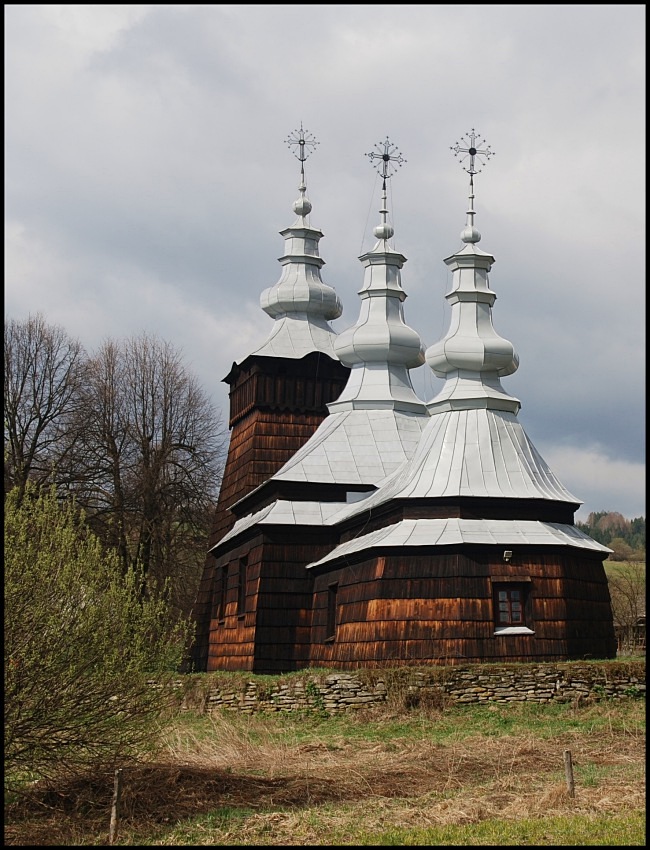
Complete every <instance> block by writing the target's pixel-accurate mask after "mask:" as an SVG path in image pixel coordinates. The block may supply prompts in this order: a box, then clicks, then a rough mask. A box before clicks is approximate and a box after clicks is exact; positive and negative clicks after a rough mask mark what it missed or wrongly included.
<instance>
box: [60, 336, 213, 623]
mask: <svg viewBox="0 0 650 850" xmlns="http://www.w3.org/2000/svg"><path fill="white" fill-rule="evenodd" d="M81 420H82V422H83V428H82V429H81V430H82V438H81V440H80V441H79V443H78V444H77V446H76V450H75V453H74V455H75V458H74V466H75V468H76V470H77V484H76V495H77V498H78V500H79V502H80V503H81V504H82V505H84V506H85V507H86V509H87V512H88V516H89V519H90V522H91V524H92V526H93V528H94V529H95V531H96V532H97V533H98V534H99V535H100V537H101V538H102V539H103V540H104V541H105V542H106V543H108V544H109V545H111V546H114V547H115V548H116V549H117V550H118V552H119V553H120V556H121V558H122V561H123V563H124V566H125V568H126V567H128V566H129V565H130V564H134V563H135V562H139V563H140V564H141V565H142V567H143V569H144V571H145V575H146V577H147V584H148V586H149V587H153V586H159V585H160V584H161V583H162V582H164V581H165V579H167V578H170V579H171V586H172V594H173V602H174V604H175V607H176V609H177V610H178V611H180V612H183V613H187V612H188V611H189V608H190V607H191V605H192V603H193V601H194V598H193V597H194V593H195V591H196V587H197V585H198V580H199V578H200V571H201V568H202V566H203V561H204V558H205V546H206V542H207V537H208V533H209V523H210V518H211V515H212V512H213V510H214V504H215V502H216V496H217V493H218V489H219V485H220V480H221V472H222V469H223V461H224V456H225V448H226V438H227V429H226V428H225V426H224V424H223V422H222V420H221V417H220V415H219V414H218V412H217V411H216V410H215V408H214V407H213V406H212V404H211V403H210V402H209V400H208V398H207V397H206V395H205V393H204V392H203V390H202V389H201V387H200V386H199V384H198V383H197V381H196V379H195V378H194V377H193V376H192V375H191V374H190V373H189V372H188V370H187V369H186V367H185V366H184V364H183V361H182V358H181V356H180V354H179V353H178V352H177V351H176V350H175V349H174V347H173V346H172V345H171V344H170V343H168V342H164V341H161V340H159V339H157V338H156V337H152V336H149V335H147V334H142V335H140V336H138V337H133V338H130V339H128V340H126V341H125V342H123V343H121V344H117V343H115V342H113V341H108V342H105V343H104V345H103V346H102V347H101V349H100V350H99V352H98V353H97V354H96V356H95V357H93V358H92V359H91V361H90V364H89V377H88V381H87V385H86V388H85V396H84V404H83V407H82V411H81Z"/></svg>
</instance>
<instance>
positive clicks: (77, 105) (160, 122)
mask: <svg viewBox="0 0 650 850" xmlns="http://www.w3.org/2000/svg"><path fill="white" fill-rule="evenodd" d="M645 17H646V15H645V6H644V5H613V4H604V5H595V4H594V5H590V4H585V5H571V4H569V5H514V6H510V5H508V6H506V5H489V4H488V5H471V4H470V5H468V4H460V5H454V6H451V5H444V4H443V5H434V4H424V5H417V6H416V5H408V4H407V5H399V6H397V5H373V4H371V5H304V4H297V5H265V6H261V5H193V4H189V5H176V4H171V5H157V4H153V5H137V4H136V5H110V4H109V5H101V6H100V5H97V6H95V5H76V6H68V5H63V6H62V5H56V4H55V5H42V6H41V5H20V6H18V5H13V4H9V5H5V317H7V318H11V319H24V318H26V317H27V316H28V315H29V314H30V313H36V312H41V313H42V314H43V315H44V316H45V318H46V320H47V321H48V322H50V323H52V324H59V325H61V326H63V327H64V328H65V329H66V330H67V331H68V332H69V333H70V334H71V335H72V336H74V337H77V338H79V339H80V340H81V342H82V343H83V344H84V346H85V347H86V349H87V350H88V351H89V352H90V353H92V352H93V351H94V350H95V349H96V348H97V347H98V346H99V345H100V344H101V342H102V341H103V340H105V339H107V338H112V339H121V338H123V337H125V336H131V335H134V334H140V333H141V332H143V331H147V332H149V333H152V334H156V335H157V336H159V337H160V338H161V339H164V340H168V341H170V342H171V343H173V344H174V345H175V346H176V347H177V348H178V349H179V350H180V351H182V353H183V355H184V358H185V362H186V363H187V365H188V366H189V368H190V369H191V370H192V371H193V372H194V373H195V375H196V376H197V377H198V378H199V380H200V382H201V383H202V385H203V387H204V389H205V391H206V393H207V394H208V395H209V396H210V398H211V399H212V401H213V402H214V404H215V405H216V406H217V407H218V408H220V409H221V411H222V412H223V416H224V418H225V419H227V416H228V395H227V386H226V385H225V384H224V383H223V382H222V379H223V378H224V377H225V376H226V375H227V373H228V372H229V370H230V367H231V365H232V363H233V361H239V360H241V359H243V358H244V357H245V356H246V355H247V354H248V353H250V352H251V351H252V350H253V349H254V348H256V347H258V346H259V345H260V344H261V342H263V341H264V340H265V339H266V337H267V335H268V333H269V330H270V327H271V324H272V320H271V319H270V318H269V317H268V316H267V315H266V314H265V313H263V312H262V310H261V308H260V306H259V296H260V293H261V292H262V290H263V289H265V288H266V287H268V286H271V285H273V284H274V283H276V282H277V280H278V279H279V277H280V272H281V267H280V265H279V263H278V262H277V258H278V257H280V256H281V254H282V253H283V247H284V242H283V239H282V237H281V236H280V235H279V233H278V231H280V230H282V229H283V228H285V227H288V226H289V225H291V224H292V223H293V221H294V220H295V215H294V213H293V211H292V204H293V202H294V200H295V199H296V198H297V197H298V184H299V173H300V172H299V163H298V161H297V160H296V159H295V158H294V157H293V156H292V154H291V151H290V150H289V148H288V147H287V146H286V144H285V140H286V139H287V137H288V136H289V135H290V134H291V133H292V131H293V130H295V129H296V128H298V127H300V124H301V122H302V124H303V125H304V127H305V128H306V129H307V130H308V131H310V132H311V133H312V134H313V135H314V136H315V138H316V139H317V140H318V141H319V142H320V144H319V145H318V147H317V148H316V150H315V152H314V153H313V155H312V156H310V157H309V159H308V160H307V162H306V177H307V194H308V197H309V198H310V200H311V202H312V204H313V210H312V213H311V224H312V226H314V227H318V228H320V229H321V230H322V231H323V233H324V238H323V239H322V240H321V242H320V253H321V256H322V257H323V259H324V260H325V262H326V265H325V266H324V268H323V271H322V278H323V280H324V281H325V282H326V283H328V284H330V285H331V286H333V287H334V288H335V289H336V291H337V293H338V294H339V297H340V298H341V300H342V302H343V306H344V312H343V315H342V317H341V318H340V319H337V320H336V321H335V322H333V323H332V324H333V326H334V328H335V329H336V330H338V331H341V330H343V329H344V328H346V327H348V326H349V325H351V324H354V322H355V321H356V319H357V316H358V313H359V299H358V296H357V291H358V289H359V288H360V286H361V283H362V279H363V268H362V266H361V264H360V263H359V261H358V259H357V258H358V256H359V254H361V253H362V252H363V251H366V250H368V249H369V248H370V247H372V244H373V243H374V241H375V240H374V238H373V236H372V228H373V227H374V226H375V225H376V224H377V223H378V222H379V212H378V210H379V206H380V203H379V186H378V182H377V181H378V178H377V175H376V174H375V172H374V171H373V170H372V168H371V163H370V162H369V160H368V159H367V157H366V156H365V154H366V153H368V152H370V151H372V150H373V149H374V146H375V145H376V144H377V143H380V142H382V141H383V140H384V139H385V138H386V136H389V137H390V139H391V141H393V142H394V143H395V144H396V145H397V146H398V148H399V150H400V151H401V153H402V155H403V156H404V157H405V158H406V160H407V162H406V163H405V165H404V166H403V167H402V168H401V169H400V170H399V171H398V172H397V173H396V174H395V176H394V177H393V178H392V180H391V181H390V207H391V220H392V223H393V225H394V227H395V238H394V240H393V244H394V247H395V248H396V249H397V250H399V251H401V252H402V253H403V254H405V256H406V257H407V263H406V265H405V267H404V269H403V272H402V284H403V286H404V289H405V290H406V292H407V293H408V296H409V297H408V298H407V300H406V302H405V305H404V311H405V318H406V321H407V323H408V324H409V325H411V327H413V328H415V329H416V330H417V331H418V332H419V333H420V335H421V337H422V339H423V341H424V343H425V344H426V345H427V346H428V345H431V344H432V343H433V342H435V341H437V340H438V339H439V338H440V337H441V336H442V335H443V334H444V332H445V331H446V329H447V326H448V321H449V307H448V305H447V303H446V301H445V300H444V294H445V293H446V292H447V291H448V288H449V275H448V272H447V267H446V266H445V265H444V263H443V259H444V258H445V257H447V256H449V255H450V254H452V253H454V252H455V251H456V250H457V249H458V248H459V247H460V245H461V242H460V235H459V234H460V231H461V230H462V228H463V226H464V223H465V210H466V208H467V187H468V179H467V175H466V174H465V173H464V172H463V171H462V169H461V167H460V166H459V164H458V161H457V160H456V159H454V157H453V154H452V152H451V151H450V146H451V145H453V144H454V143H455V142H456V141H457V140H459V139H460V138H461V136H463V135H465V134H466V133H467V132H468V131H469V130H470V129H471V128H475V129H476V131H477V132H478V133H480V135H481V137H482V138H483V139H484V140H485V143H486V144H489V145H490V146H491V148H492V150H493V151H494V152H495V156H494V157H493V158H492V159H491V160H490V161H489V162H488V163H487V165H486V167H485V169H484V171H483V172H482V173H481V174H479V175H478V177H477V178H476V187H475V188H476V202H475V206H476V210H477V216H476V226H477V227H478V229H479V230H480V232H481V233H482V235H483V239H482V241H481V243H480V247H481V248H482V249H483V250H485V251H488V252H489V253H491V254H493V255H494V256H495V258H496V262H495V264H494V267H493V269H492V273H491V275H490V285H491V288H492V289H493V290H494V291H495V292H496V294H497V301H496V303H495V306H494V309H493V321H494V326H495V329H496V330H497V332H498V333H499V334H500V335H501V336H503V337H505V338H507V339H509V340H510V341H511V342H512V343H513V344H514V346H515V348H516V350H517V352H518V354H519V357H520V366H519V370H518V372H517V373H515V374H514V375H512V376H510V377H507V378H504V379H503V386H504V388H505V389H506V390H507V391H508V392H509V393H511V394H512V395H515V396H517V397H518V398H519V399H520V400H521V402H522V409H521V411H520V413H519V420H520V422H521V423H522V425H523V426H524V428H525V430H526V432H527V434H528V436H529V437H530V438H531V440H532V441H533V443H534V444H535V446H536V447H537V449H538V450H539V451H540V452H541V454H542V456H543V457H544V458H545V460H546V461H547V462H548V463H549V465H550V466H551V469H552V470H553V472H554V473H555V474H556V475H557V477H558V478H559V479H560V481H561V482H562V483H563V484H564V485H565V487H567V489H568V490H570V491H571V492H572V493H573V494H575V495H576V496H577V497H578V498H579V499H581V500H582V501H583V502H584V505H583V506H582V508H581V509H580V510H579V512H578V514H577V518H578V519H586V517H587V514H588V513H589V512H590V511H598V510H611V511H620V512H621V513H622V514H623V515H624V516H627V517H628V518H633V517H636V516H645V440H644V436H645V319H644V316H645V286H644V283H645V253H644V248H645V150H646V137H645V73H646V69H645ZM412 375H413V384H414V387H415V390H416V392H417V393H418V394H419V395H420V396H421V397H422V398H424V400H426V401H428V400H430V399H431V398H432V397H433V396H434V395H435V394H436V393H437V392H438V391H439V390H440V388H441V387H442V381H441V380H440V379H438V378H436V377H435V376H434V375H433V373H432V372H431V371H430V369H429V368H428V367H426V366H423V367H421V368H420V369H418V370H415V372H412Z"/></svg>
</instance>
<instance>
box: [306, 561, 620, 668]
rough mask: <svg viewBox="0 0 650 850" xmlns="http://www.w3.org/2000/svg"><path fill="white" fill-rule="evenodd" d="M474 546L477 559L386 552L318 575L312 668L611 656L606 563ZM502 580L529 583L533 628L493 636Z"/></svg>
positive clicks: (526, 586)
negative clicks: (505, 555)
mask: <svg viewBox="0 0 650 850" xmlns="http://www.w3.org/2000/svg"><path fill="white" fill-rule="evenodd" d="M469 549H470V552H471V556H470V554H467V553H465V552H463V551H462V550H461V549H460V548H459V550H458V551H456V552H444V551H443V552H440V550H438V552H439V553H437V552H436V551H435V550H431V551H430V552H429V553H426V552H423V551H422V550H418V554H411V553H409V555H408V556H406V555H404V554H403V553H402V554H394V555H390V554H389V555H383V556H382V558H381V559H379V558H377V559H367V560H365V561H359V562H357V563H354V564H351V565H350V566H348V567H346V568H344V569H338V570H332V571H331V572H323V573H322V574H321V575H318V576H316V577H315V579H314V618H313V636H312V654H311V661H310V663H311V664H312V666H321V665H322V666H333V667H335V668H337V667H340V668H345V667H348V666H349V665H350V664H351V663H352V661H353V659H354V660H356V661H358V662H360V663H361V662H363V664H367V665H370V666H389V665H390V663H394V662H395V660H397V659H399V660H400V663H402V662H403V663H414V662H413V659H417V660H418V662H419V663H431V664H441V663H452V664H455V663H460V662H461V661H468V660H474V661H477V662H480V661H485V660H494V661H497V660H499V661H507V660H511V661H516V660H530V659H531V658H536V659H539V660H553V659H560V658H565V659H568V658H581V657H583V656H584V655H585V654H589V655H591V656H593V657H603V658H606V657H614V655H615V642H614V636H613V628H612V624H611V607H610V600H609V592H608V588H607V580H606V577H605V572H604V568H603V565H602V561H600V560H596V559H594V558H593V556H588V557H586V558H582V559H581V558H580V557H579V556H576V555H572V554H567V553H566V551H565V550H563V549H561V548H560V547H558V548H557V550H555V551H542V552H539V551H536V550H535V549H534V547H519V550H518V551H516V552H515V556H514V558H513V561H512V562H510V563H505V562H503V560H502V552H503V550H502V549H501V548H500V547H489V548H488V547H478V546H474V547H469ZM380 560H381V563H380ZM567 573H568V574H569V575H568V576H567ZM378 574H380V575H381V576H382V577H381V578H380V579H377V577H376V576H377V575H378ZM505 580H508V582H510V583H509V584H508V586H512V585H511V582H515V583H520V584H521V585H522V587H523V588H524V590H525V594H526V596H527V600H526V605H525V611H526V614H525V625H526V627H528V628H530V629H531V630H532V631H533V632H534V634H508V635H501V636H499V635H498V634H495V629H496V624H495V611H494V602H493V592H492V588H493V587H494V586H497V587H500V586H505V585H504V581H505ZM332 581H336V582H338V594H337V604H338V614H337V628H336V638H335V640H334V642H327V641H326V635H325V631H326V629H325V618H326V607H327V586H328V584H330V583H331V582H332Z"/></svg>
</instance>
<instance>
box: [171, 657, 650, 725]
mask: <svg viewBox="0 0 650 850" xmlns="http://www.w3.org/2000/svg"><path fill="white" fill-rule="evenodd" d="M174 685H175V691H176V693H177V695H178V696H179V698H180V704H181V707H182V708H184V709H194V710H199V711H203V712H210V711H213V710H214V709H229V710H233V711H241V712H245V713H249V714H252V713H254V712H257V711H320V712H325V713H327V714H334V713H337V712H341V711H349V710H354V709H359V708H364V707H369V706H373V705H379V704H389V705H390V704H391V703H392V704H393V705H402V706H405V707H414V706H417V705H425V704H428V705H432V706H435V705H438V706H442V705H447V704H450V703H461V704H464V703H488V702H496V703H509V702H537V703H550V702H584V701H585V700H592V701H594V700H600V699H606V698H610V699H624V698H644V697H645V662H644V661H635V662H626V663H620V662H593V663H590V662H566V663H562V664H507V665H497V664H487V665H473V666H471V667H466V668H463V667H445V668H426V669H422V668H417V669H416V668H408V667H402V668H397V669H392V670H360V671H355V672H351V673H341V672H331V673H327V672H323V671H320V672H318V673H311V672H309V671H304V672H303V673H300V674H287V675H284V676H282V675H281V676H275V677H268V676H265V677H256V676H253V675H250V676H248V677H247V676H246V675H245V674H244V675H243V676H239V677H233V676H232V675H231V674H223V673H208V674H197V675H194V674H188V676H187V677H184V678H183V679H182V680H177V681H176V682H175V683H174Z"/></svg>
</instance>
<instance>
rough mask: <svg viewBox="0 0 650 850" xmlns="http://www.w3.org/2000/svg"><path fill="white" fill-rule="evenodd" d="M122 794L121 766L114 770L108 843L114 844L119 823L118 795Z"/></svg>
mask: <svg viewBox="0 0 650 850" xmlns="http://www.w3.org/2000/svg"><path fill="white" fill-rule="evenodd" d="M121 796H122V768H121V767H120V768H118V769H117V770H116V771H115V781H114V783H113V805H112V806H111V825H110V829H109V832H108V843H109V844H115V839H116V838H117V829H118V827H119V824H120V797H121Z"/></svg>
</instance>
